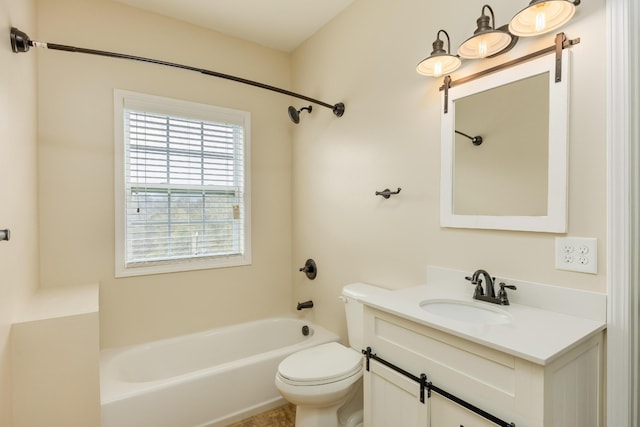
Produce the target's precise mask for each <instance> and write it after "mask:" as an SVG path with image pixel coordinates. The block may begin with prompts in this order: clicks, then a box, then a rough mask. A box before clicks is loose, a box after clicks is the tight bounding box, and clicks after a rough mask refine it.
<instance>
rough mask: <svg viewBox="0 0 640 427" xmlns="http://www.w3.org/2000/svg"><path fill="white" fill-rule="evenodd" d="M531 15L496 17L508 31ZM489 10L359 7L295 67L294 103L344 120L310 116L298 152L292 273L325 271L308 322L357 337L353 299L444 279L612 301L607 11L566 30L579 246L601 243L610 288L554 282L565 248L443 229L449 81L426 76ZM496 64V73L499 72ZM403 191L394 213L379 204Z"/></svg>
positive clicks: (374, 1) (503, 5)
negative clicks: (347, 319)
mask: <svg viewBox="0 0 640 427" xmlns="http://www.w3.org/2000/svg"><path fill="white" fill-rule="evenodd" d="M526 3H527V2H526V1H520V2H514V1H511V0H497V1H495V2H493V3H492V4H491V6H492V7H493V10H494V11H495V14H496V21H497V24H498V26H499V25H502V24H505V23H507V21H508V20H509V19H510V18H511V17H512V16H513V15H514V14H515V13H516V12H517V11H518V10H519V9H520V8H522V7H524V6H525V4H526ZM483 4H484V2H480V1H473V2H469V1H468V0H454V1H447V2H428V1H420V0H401V1H399V2H389V1H386V0H360V1H357V2H355V3H354V4H353V5H352V6H350V8H349V9H347V11H346V12H345V13H343V14H342V15H341V16H340V17H338V19H336V20H334V21H333V22H332V23H330V24H329V25H328V26H327V27H325V28H324V29H323V30H322V31H321V32H320V33H319V34H317V35H316V36H314V37H313V38H312V39H310V40H308V41H307V42H306V43H305V44H304V45H303V46H302V47H301V48H299V49H298V50H296V52H295V53H294V56H293V74H292V75H293V76H294V90H298V91H301V92H305V93H310V94H313V95H315V96H318V97H319V98H322V99H326V100H330V102H338V101H344V102H345V104H346V113H345V115H344V117H342V118H339V119H337V118H334V117H333V116H332V115H331V114H330V113H327V112H320V111H319V112H318V113H317V114H316V113H315V112H314V114H312V115H310V116H305V117H304V119H303V123H301V125H300V126H299V127H298V128H296V133H295V134H294V139H293V165H294V166H293V209H294V216H293V217H294V229H293V236H294V245H293V249H294V250H293V253H294V263H301V262H303V260H304V258H305V257H310V256H312V257H314V258H315V260H316V262H317V263H318V269H319V273H318V278H317V279H316V281H315V282H314V283H313V284H310V283H308V282H306V281H305V280H303V279H302V278H300V277H298V276H295V275H294V279H293V282H294V294H295V295H296V296H297V298H299V299H307V298H312V299H313V300H314V301H315V302H316V306H315V308H314V311H313V313H309V314H308V315H309V316H310V317H311V318H313V319H316V320H317V321H318V322H320V323H322V324H324V325H326V326H328V327H330V328H331V329H333V330H336V331H339V332H341V333H342V334H343V336H346V335H344V333H345V329H344V328H345V323H344V315H343V314H342V312H343V309H342V305H341V303H340V302H339V301H338V300H337V298H336V297H337V295H339V293H340V289H341V287H342V286H343V285H344V284H346V283H349V282H352V281H366V282H371V283H377V284H380V285H383V286H387V287H391V288H402V287H407V286H412V285H416V284H419V283H423V282H424V280H425V267H426V266H427V265H436V266H442V267H450V268H455V269H461V270H465V271H469V272H472V271H474V270H475V269H478V268H485V269H487V270H488V271H489V272H491V273H493V274H495V275H499V276H503V277H512V278H518V279H523V280H528V281H535V282H542V283H550V284H556V285H561V286H567V287H575V288H581V289H587V290H593V291H601V292H602V291H606V281H605V278H606V275H605V268H606V218H605V215H606V187H605V186H606V175H605V172H606V171H605V169H606V160H605V159H606V150H605V137H606V135H605V124H606V105H605V104H606V98H605V84H606V81H605V79H606V74H605V65H606V64H605V62H606V61H605V59H604V56H603V55H604V54H603V52H605V51H606V49H605V48H606V45H605V34H606V33H605V2H604V0H598V1H591V2H583V3H582V4H581V5H580V7H579V8H578V12H577V14H576V16H575V18H574V20H573V21H572V22H571V23H570V24H569V25H567V26H565V27H564V28H563V30H564V31H565V32H566V33H567V34H568V36H569V37H570V38H574V37H580V38H581V40H582V43H581V44H579V45H577V46H575V47H573V48H572V49H571V50H572V59H573V62H572V70H571V84H570V93H571V100H570V101H571V111H570V116H571V123H570V155H569V158H570V160H569V161H570V168H569V179H570V184H569V232H568V235H571V236H584V237H596V238H598V250H599V263H598V269H599V274H597V275H589V274H580V273H572V272H566V271H560V270H556V269H555V267H554V239H555V237H556V235H554V234H546V233H525V232H505V231H487V230H485V231H482V230H465V229H446V228H441V227H440V225H439V194H440V187H439V186H440V112H439V96H440V94H439V92H438V87H439V86H440V85H441V84H442V80H441V79H433V78H427V77H423V76H420V75H418V74H417V73H416V71H415V66H416V64H417V63H418V62H419V61H420V60H422V59H423V58H424V57H426V56H428V55H429V53H430V52H431V50H432V47H431V43H432V42H433V40H434V39H435V38H436V33H437V31H438V30H439V29H441V28H442V29H446V30H447V31H448V32H449V34H450V35H451V38H452V40H451V42H452V48H453V50H456V49H457V47H458V46H459V45H460V43H462V42H463V41H464V40H465V39H466V38H467V37H469V36H470V35H471V34H472V32H473V30H474V29H475V20H476V18H477V17H478V16H479V15H480V11H481V8H482V5H483ZM553 39H554V33H552V34H550V35H546V36H542V37H538V38H536V39H534V40H521V41H520V43H519V44H518V46H516V49H514V50H513V51H512V52H510V53H509V54H508V55H504V56H501V57H498V58H496V59H495V60H487V61H466V62H465V64H464V65H463V67H462V68H461V69H460V70H458V71H457V72H456V73H455V74H454V78H455V76H456V75H457V76H464V75H468V74H471V73H473V72H475V71H477V70H479V69H480V68H481V67H487V66H489V65H493V64H495V63H497V62H502V61H505V60H507V59H509V58H515V57H518V56H521V55H522V54H523V53H524V52H530V51H533V50H537V49H539V48H542V47H546V46H549V45H551V44H553ZM492 61H493V62H492ZM397 187H401V188H402V192H401V193H400V195H399V196H396V197H392V198H391V199H389V200H384V199H383V198H381V197H376V196H374V192H375V191H376V190H383V189H384V188H391V189H395V188H397Z"/></svg>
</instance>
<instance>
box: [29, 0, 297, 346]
mask: <svg viewBox="0 0 640 427" xmlns="http://www.w3.org/2000/svg"><path fill="white" fill-rule="evenodd" d="M37 4H38V25H37V38H38V39H41V40H43V41H48V42H55V43H59V44H68V45H75V46H80V47H85V48H93V49H101V50H108V51H115V52H123V53H128V54H132V55H140V56H146V57H151V58H157V59H161V60H165V61H171V62H177V63H183V64H187V65H191V66H197V67H200V68H206V69H210V70H215V71H219V72H223V73H228V74H233V75H237V76H240V77H244V78H248V79H252V80H257V81H260V82H264V83H267V84H271V85H274V86H280V87H284V88H287V87H289V86H290V83H291V82H290V80H291V79H290V60H289V55H287V54H283V53H279V52H276V51H273V50H270V49H266V48H262V47H260V46H257V45H255V44H251V43H247V42H243V41H239V40H237V39H233V38H228V37H225V36H223V35H220V34H218V33H214V32H211V31H207V30H204V29H202V28H199V27H195V26H192V25H188V24H185V23H182V22H178V21H175V20H172V19H169V18H165V17H161V16H158V15H154V14H150V13H147V12H143V11H140V10H137V9H133V8H130V7H128V6H124V5H122V4H120V3H116V2H112V1H109V0H42V1H39V2H38V3H37ZM35 36H36V35H32V37H33V38H36V37H35ZM38 65H39V67H38V85H39V98H38V107H39V116H40V123H39V132H40V142H39V150H40V151H39V154H40V168H39V175H40V176H39V178H40V179H39V201H40V223H41V241H40V243H41V273H42V274H41V276H42V280H41V283H42V286H43V287H58V286H69V285H82V284H87V283H95V282H99V283H100V299H101V301H100V303H101V304H100V328H101V330H100V334H101V337H100V338H101V345H102V347H112V346H119V345H125V344H130V343H134V342H141V341H149V340H153V339H157V338H163V337H168V336H173V335H178V334H183V333H186V332H192V331H196V330H203V329H207V328H210V327H214V326H218V325H224V324H231V323H237V322H240V321H245V320H250V319H256V318H261V317H265V316H270V315H276V314H283V313H285V312H287V311H290V310H291V309H292V308H293V299H292V291H291V270H292V268H293V267H292V261H291V244H292V243H291V241H292V238H291V145H290V142H291V141H290V138H291V136H290V132H291V128H292V125H291V123H290V122H289V120H288V118H287V114H286V109H287V106H288V105H289V104H290V102H291V100H290V99H289V97H286V96H283V95H280V94H277V93H273V92H269V91H265V90H262V89H258V88H254V87H250V86H245V85H241V84H238V83H235V82H231V81H227V80H222V79H216V78H213V77H207V76H204V75H200V74H197V73H193V72H188V71H184V70H176V69H171V68H167V67H161V66H157V65H151V64H144V63H139V62H133V61H125V60H118V59H112V58H102V57H96V56H89V55H80V54H71V53H67V52H60V51H39V52H38ZM115 88H119V89H125V90H131V91H138V92H143V93H149V94H153V95H158V96H165V97H172V98H178V99H184V100H189V101H195V102H202V103H210V104H214V105H219V106H223V107H228V108H235V109H241V110H246V111H249V112H251V114H252V141H251V142H252V148H251V150H252V171H251V174H252V217H253V220H252V245H253V263H252V265H251V266H248V267H238V268H225V269H218V270H202V271H196V272H188V273H175V274H162V275H153V276H142V277H135V278H125V279H117V280H116V279H115V278H114V195H113V194H114V184H113V182H114V176H113V170H114V164H113V153H114V140H113V90H114V89H115Z"/></svg>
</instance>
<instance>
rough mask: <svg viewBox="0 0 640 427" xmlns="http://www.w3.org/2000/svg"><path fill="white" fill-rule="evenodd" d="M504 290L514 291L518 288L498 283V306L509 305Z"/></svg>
mask: <svg viewBox="0 0 640 427" xmlns="http://www.w3.org/2000/svg"><path fill="white" fill-rule="evenodd" d="M505 288H507V289H513V290H514V291H515V290H516V289H518V288H517V287H516V285H507V284H506V283H504V282H501V283H500V291H498V299H499V300H500V304H502V305H509V297H508V296H507V291H506V290H505Z"/></svg>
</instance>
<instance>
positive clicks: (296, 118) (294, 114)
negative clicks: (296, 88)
mask: <svg viewBox="0 0 640 427" xmlns="http://www.w3.org/2000/svg"><path fill="white" fill-rule="evenodd" d="M303 110H307V111H308V112H311V110H313V107H312V106H311V105H309V106H308V107H303V108H301V109H299V110H296V107H294V106H293V105H291V106H289V118H290V119H291V121H292V122H293V123H295V124H298V123H300V112H301V111H303Z"/></svg>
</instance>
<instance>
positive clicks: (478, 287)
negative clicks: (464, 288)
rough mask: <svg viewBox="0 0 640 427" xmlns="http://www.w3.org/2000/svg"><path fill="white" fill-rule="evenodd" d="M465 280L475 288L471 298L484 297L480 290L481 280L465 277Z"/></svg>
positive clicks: (482, 291) (482, 290)
mask: <svg viewBox="0 0 640 427" xmlns="http://www.w3.org/2000/svg"><path fill="white" fill-rule="evenodd" d="M465 279H466V280H468V281H470V282H471V284H472V285H475V286H476V289H475V291H474V292H473V297H474V298H477V297H478V296H479V295H484V289H482V279H480V278H478V279H475V280H474V279H473V277H471V276H466V277H465Z"/></svg>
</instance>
